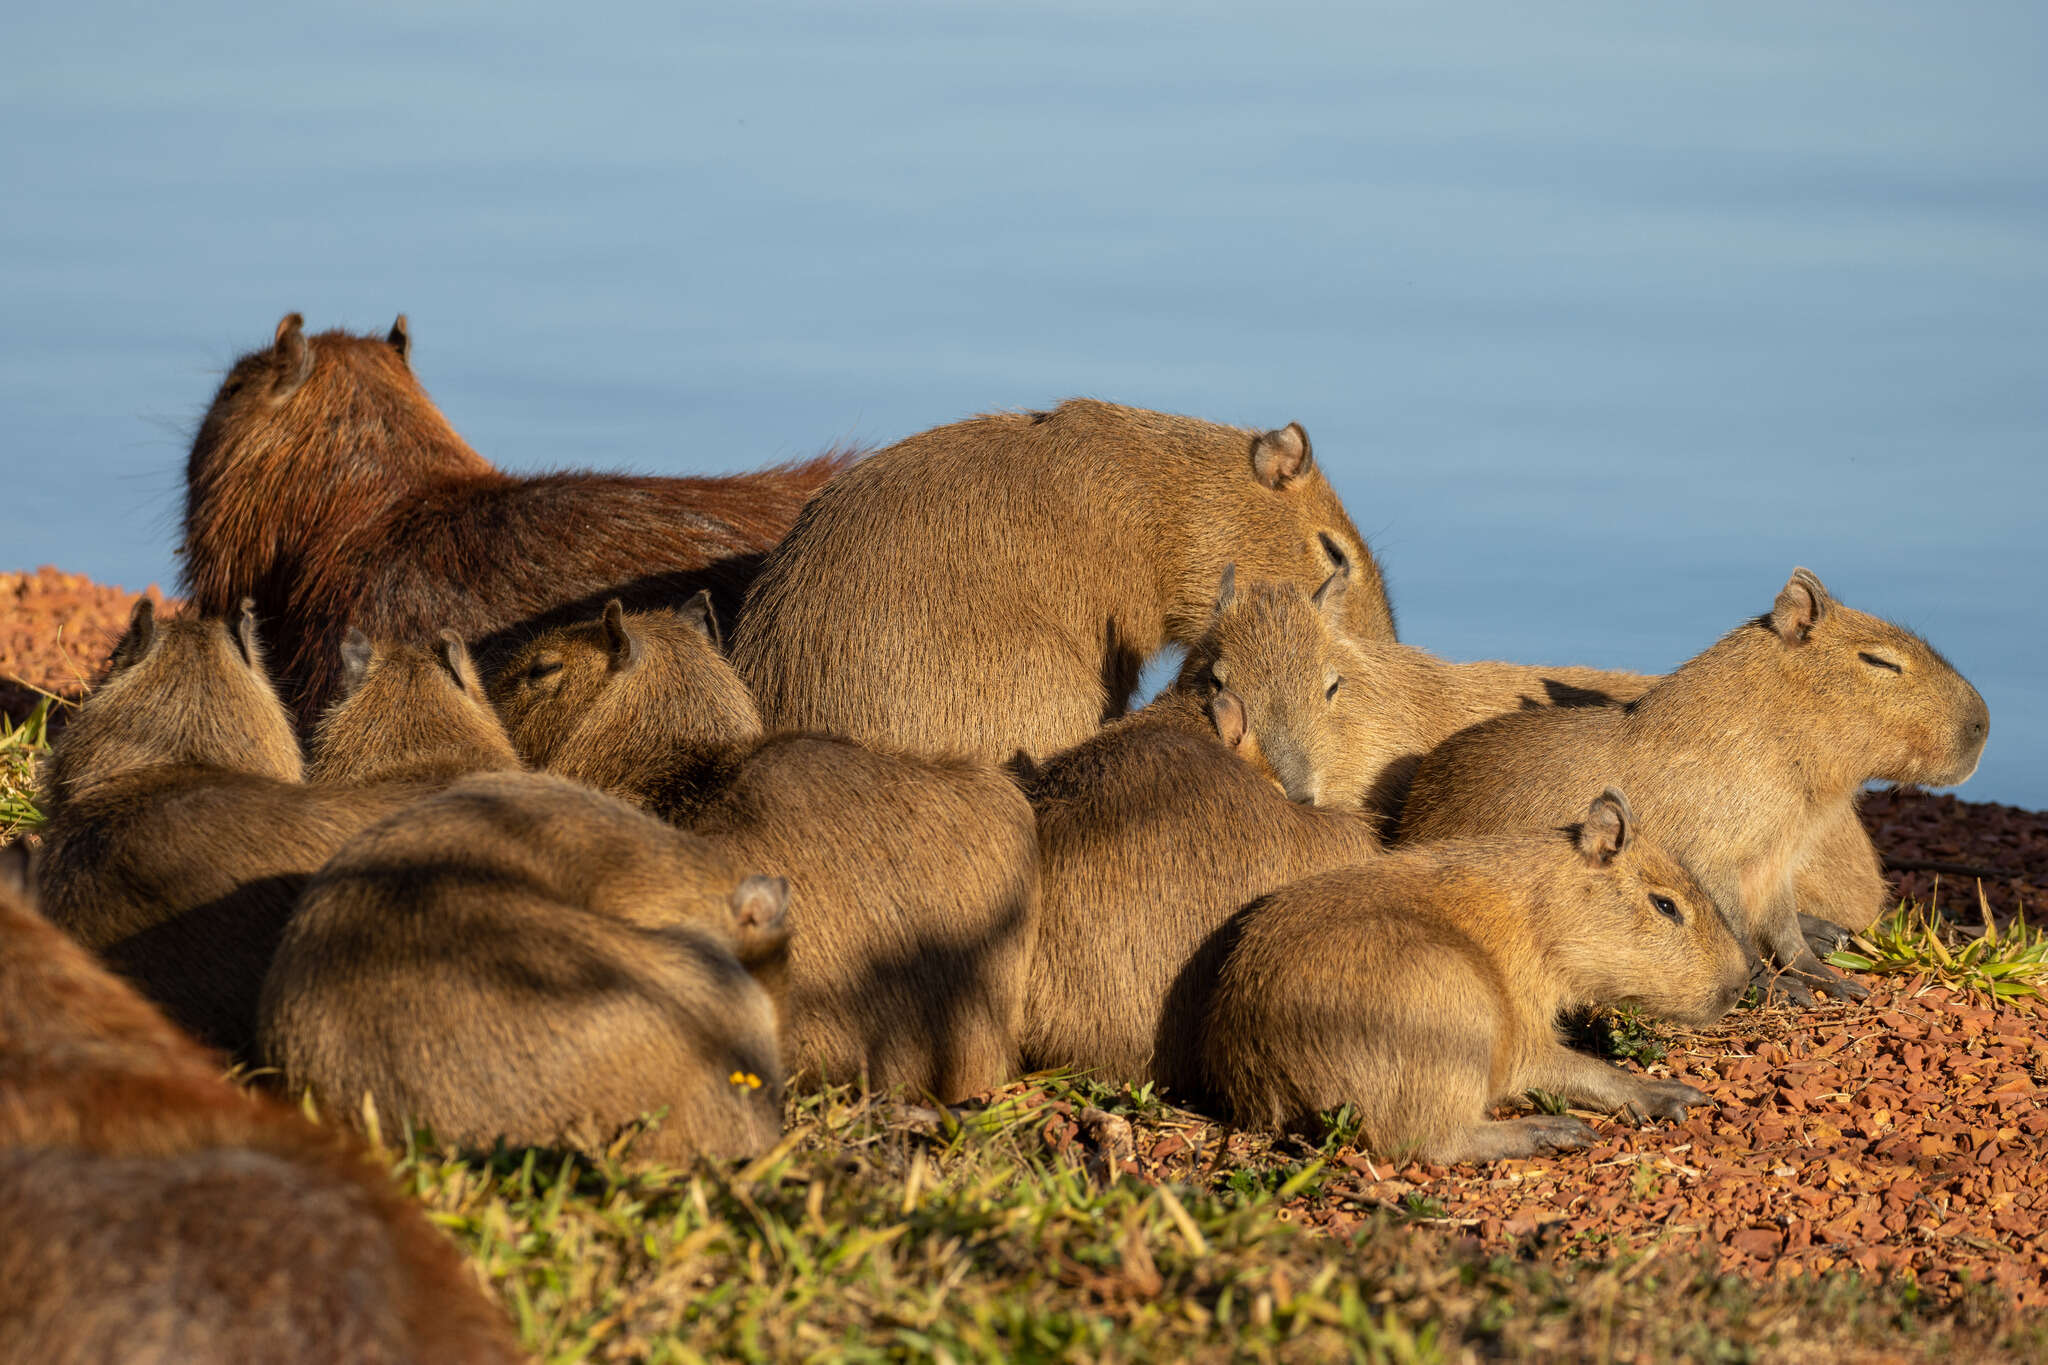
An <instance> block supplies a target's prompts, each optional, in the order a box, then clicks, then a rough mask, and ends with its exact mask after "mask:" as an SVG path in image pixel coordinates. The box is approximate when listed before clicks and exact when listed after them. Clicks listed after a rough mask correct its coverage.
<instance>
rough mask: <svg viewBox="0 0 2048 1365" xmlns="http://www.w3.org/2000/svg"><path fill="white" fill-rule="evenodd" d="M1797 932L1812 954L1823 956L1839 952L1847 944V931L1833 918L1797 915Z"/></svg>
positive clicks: (1848, 935) (1848, 937)
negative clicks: (1804, 940)
mask: <svg viewBox="0 0 2048 1365" xmlns="http://www.w3.org/2000/svg"><path fill="white" fill-rule="evenodd" d="M1799 932H1800V933H1801V934H1803V935H1804V936H1805V938H1806V946H1807V947H1809V948H1811V949H1812V950H1813V955H1814V956H1815V957H1819V958H1825V957H1826V956H1827V955H1828V954H1829V953H1839V952H1841V951H1842V949H1844V948H1846V947H1848V946H1849V939H1850V937H1851V935H1850V933H1849V931H1848V930H1847V929H1844V928H1843V927H1842V926H1841V925H1839V924H1837V923H1835V922H1834V921H1833V920H1826V919H1820V918H1818V917H1817V916H1814V915H1801V916H1800V917H1799Z"/></svg>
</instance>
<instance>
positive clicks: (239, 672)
mask: <svg viewBox="0 0 2048 1365" xmlns="http://www.w3.org/2000/svg"><path fill="white" fill-rule="evenodd" d="M173 764H199V765H205V766H208V767H216V768H226V769H229V770H231V771H234V772H242V773H254V774H258V775H260V776H264V777H275V778H278V779H280V780H282V781H286V782H297V781H299V780H300V779H301V778H302V777H303V775H304V762H303V759H302V758H301V756H300V753H299V741H298V736H297V735H296V733H295V732H294V731H293V729H292V723H291V716H290V715H289V713H287V712H286V711H285V709H284V705H283V703H282V702H280V701H279V700H278V698H277V692H276V691H275V690H274V689H273V688H272V687H271V685H270V674H269V673H268V671H267V670H266V669H265V668H264V663H263V649H262V646H261V644H260V643H259V642H258V639H257V632H256V616H255V612H254V611H253V610H252V608H251V607H250V605H249V604H248V603H247V602H244V603H243V604H242V608H241V610H240V611H239V612H237V613H236V614H235V615H234V616H233V617H232V618H231V619H222V618H219V617H202V616H199V615H197V614H195V613H193V612H190V611H188V612H186V613H184V614H183V615H180V616H174V617H171V618H168V619H166V620H158V619H157V616H156V608H155V607H154V606H152V605H151V604H150V601H149V599H148V598H146V597H145V598H143V599H142V600H140V601H138V602H137V603H136V604H135V610H134V612H133V614H132V615H131V616H130V617H129V619H128V629H127V631H126V633H124V634H123V635H122V636H121V640H120V643H118V644H117V645H115V646H114V653H113V657H112V658H111V659H110V660H109V661H108V664H107V676H106V679H105V680H104V681H103V682H101V684H100V685H99V686H98V687H97V688H95V689H94V690H93V693H92V695H91V696H89V697H87V698H86V699H85V702H84V704H83V705H82V706H80V707H79V710H78V714H77V716H75V717H74V718H73V719H72V721H71V723H70V724H69V725H68V726H66V727H65V729H64V732H63V734H62V735H60V736H59V737H58V740H57V745H56V748H55V749H54V750H53V751H52V752H51V754H50V757H49V758H48V760H46V761H45V763H44V766H43V776H42V786H43V794H44V796H45V798H46V799H47V801H48V802H49V803H51V804H55V803H59V802H62V801H65V800H75V799H77V798H79V797H81V796H84V795H85V794H86V793H87V792H88V791H89V790H90V789H92V788H94V787H97V786H99V785H100V784H102V783H105V782H109V781H113V780H115V779H118V778H120V777H123V776H125V775H127V774H129V773H133V772H135V771H136V770H138V769H142V768H151V767H159V766H165V765H173Z"/></svg>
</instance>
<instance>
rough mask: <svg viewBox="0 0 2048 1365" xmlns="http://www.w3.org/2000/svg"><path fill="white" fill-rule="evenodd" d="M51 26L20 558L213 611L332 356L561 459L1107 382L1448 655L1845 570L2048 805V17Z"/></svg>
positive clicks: (93, 20) (1588, 632)
mask: <svg viewBox="0 0 2048 1365" xmlns="http://www.w3.org/2000/svg"><path fill="white" fill-rule="evenodd" d="M29 8H30V7H27V6H10V7H8V8H7V10H6V12H5V14H4V15H0V50H4V51H6V52H7V53H8V61H7V73H6V75H5V77H4V79H0V128H4V130H5V136H4V137H0V195H4V201H0V202H4V206H5V211H4V213H0V419H4V422H5V430H6V436H5V439H4V445H0V449H4V451H5V459H6V474H7V478H6V482H5V492H4V495H0V568H15V567H27V566H31V565H34V564H38V563H42V562H55V563H58V564H61V565H63V566H64V567H66V568H69V569H74V570H80V571H84V572H88V573H91V574H93V575H95V576H98V577H100V578H103V579H107V580H110V581H115V582H121V583H125V584H127V585H129V586H131V587H139V586H141V585H142V584H143V583H146V582H148V581H150V580H159V581H162V582H164V583H165V584H166V585H168V584H169V583H170V581H171V579H172V578H173V576H174V572H175V570H174V566H173V561H172V558H171V548H172V545H173V543H174V539H175V529H174V528H175V511H176V504H177V497H178V492H179V482H180V474H181V463H182V459H183V455H184V450H185V442H186V437H187V435H188V433H189V430H190V428H191V425H192V423H193V422H194V421H195V420H196V418H197V417H198V415H199V413H200V412H201V410H202V409H203V407H204V406H205V403H206V401H207V399H208V398H209V397H210V395H211V393H212V390H213V387H214V385H215V383H216V382H217V379H218V375H219V373H220V371H221V369H222V368H223V367H224V366H226V365H227V364H228V363H229V362H230V361H231V360H232V359H233V357H234V356H235V355H236V354H237V353H238V352H240V351H242V350H245V349H248V348H251V347H253V346H256V345H258V344H261V343H262V342H264V341H265V340H267V338H268V337H269V334H270V331H271V328H272V327H273V325H274V324H275V323H276V320H277V318H278V316H279V315H280V314H282V313H284V312H286V311H288V310H292V309H298V310H302V311H304V313H305V314H306V316H307V319H308V321H309V323H310V324H311V325H312V326H314V327H316V328H319V327H326V326H333V325H347V326H351V327H357V328H378V329H382V328H383V327H386V326H388V325H389V323H390V320H391V317H392V315H393V314H394V313H396V312H398V311H400V310H404V311H406V312H408V313H409V314H410V315H411V318H412V323H413V334H414V337H415V352H414V361H415V366H416V368H417V369H418V370H419V371H420V373H421V374H422V375H423V376H424V378H425V379H426V381H427V384H428V386H429V388H430V389H431V390H432V392H433V393H434V395H435V397H436V398H437V399H438V400H439V401H440V402H441V404H442V405H443V407H445V408H446V409H447V411H448V412H449V414H450V415H451V417H452V418H453V419H454V421H455V423H456V424H457V426H458V427H460V428H461V429H462V430H463V432H464V433H465V434H466V435H467V436H469V438H470V439H471V440H472V441H473V442H474V443H475V444H476V446H477V447H478V448H479V449H481V450H482V451H484V452H485V453H486V454H488V455H490V456H491V457H492V458H494V459H496V460H498V461H500V462H501V463H503V464H505V465H507V466H509V467H512V468H517V469H535V468H542V467H547V466H554V465H610V466H631V467H634V468H638V469H644V470H654V471H676V472H684V471H704V470H722V469H734V468H744V467H747V466H751V465H755V464H759V463H762V462H764V461H768V460H776V459H783V458H787V457H791V456H796V455H802V454H805V453H808V452H811V451H814V450H817V449H819V448H820V447H823V446H825V445H828V444H830V443H832V442H835V441H840V440H846V439H850V438H851V439H861V440H869V441H876V442H882V441H888V440H891V439H894V438H896V437H899V436H902V435H905V434H908V433H910V432H912V431H916V430H918V429H921V428H923V427H927V426H931V425H934V424H937V423H940V422H944V421H949V420H951V419H954V418H956V417H960V416H962V415H965V414H967V413H971V412H975V411H980V410H985V409H989V408H995V407H1020V406H1038V405H1044V404H1048V403H1051V402H1053V401H1055V400H1057V399H1058V398H1060V397H1061V396H1064V395H1068V394H1074V393H1089V394H1096V395H1100V396H1104V397H1110V398H1115V399H1119V400H1122V401H1125V402H1131V403H1138V404H1143V405H1147V406H1153V407H1161V408H1168V409H1174V410H1179V411H1185V412H1191V413H1196V414H1200V415H1203V416H1207V417H1212V418H1216V419H1220V420H1228V421H1237V422H1243V423H1246V424H1252V425H1262V426H1270V425H1278V424H1280V423H1283V422H1286V421H1289V420H1299V421H1301V422H1303V423H1304V424H1305V425H1306V426H1307V428H1308V430H1309V432H1310V433H1311V435H1312V436H1313V437H1314V440H1315V443H1316V449H1317V452H1318V454H1319V455H1320V457H1321V458H1322V460H1323V461H1324V463H1325V466H1326V467H1327V468H1328V469H1329V470H1330V471H1331V473H1332V475H1333V477H1334V478H1335V479H1336V481H1337V484H1338V486H1339V488H1340V489H1341V490H1342V492H1343V493H1344V495H1345V498H1346V500H1347V501H1348V503H1349V505H1350V506H1351V508H1352V510H1353V513H1354V515H1355V517H1356V519H1357V521H1358V522H1359V524H1360V526H1361V528H1362V529H1364V530H1365V532H1366V533H1367V535H1368V536H1369V537H1370V538H1371V539H1372V541H1373V543H1374V545H1375V546H1376V547H1377V549H1378V550H1379V552H1380V553H1381V555H1382V557H1383V559H1384V561H1385V563H1386V566H1387V569H1388V572H1389V576H1390V579H1391V584H1392V588H1393V592H1394V597H1395V602H1396V606H1397V607H1398V609H1399V611H1400V615H1401V624H1402V629H1403V635H1404V637H1405V638H1407V639H1409V640H1411V641H1414V642H1416V643H1420V644H1424V645H1428V646H1430V647H1432V648H1434V649H1436V650H1438V651H1439V652H1442V653H1445V654H1448V655H1450V656H1452V657H1459V658H1470V657H1480V656H1505V657H1514V658H1526V659H1531V660H1542V661H1551V662H1557V661H1581V662H1587V663H1596V664H1606V665H1615V666H1623V665H1625V666H1631V667H1638V668H1648V669H1661V668H1664V667H1667V666H1669V665H1671V664H1672V663H1674V662H1676V661H1678V660H1679V659H1681V658H1684V657H1685V656H1687V655H1689V654H1691V653H1692V652H1694V651H1695V650H1697V649H1698V648H1700V647H1702V646H1703V645H1704V644H1706V643H1707V642H1708V641H1709V640H1710V639H1712V638H1713V637H1714V636H1715V635H1716V634H1718V633H1719V632H1720V631H1721V630H1723V629H1725V628H1727V627H1728V626H1730V625H1732V624H1734V623H1735V622H1736V621H1738V620H1740V619H1742V618H1744V617H1746V616H1750V615H1753V614H1755V613H1756V612H1759V611H1761V610H1763V609H1765V608H1766V607H1767V606H1768V605H1769V604H1770V601H1771V598H1772V596H1773V595H1774V593H1775V592H1776V590H1777V588H1778V586H1779V585H1780V584H1781V583H1782V582H1783V581H1784V579H1785V577H1786V574H1787V573H1788V572H1789V570H1790V569H1791V568H1792V566H1793V565H1794V564H1798V563H1803V564H1806V565H1809V566H1810V567H1812V568H1813V569H1815V570H1816V571H1817V572H1819V573H1820V575H1821V576H1822V577H1823V578H1824V579H1825V580H1826V581H1827V582H1828V584H1829V586H1830V587H1831V588H1833V589H1834V590H1835V591H1836V593H1837V595H1839V596H1840V597H1841V598H1843V599H1844V600H1846V601H1848V602H1850V603H1852V604H1855V605H1858V606H1862V607H1866V608H1868V609H1871V610H1875V611H1878V612H1881V613H1883V614H1887V615H1891V616H1894V617H1896V618H1899V619H1902V620H1904V621H1906V622H1908V623H1910V624H1911V625H1913V626H1915V627H1917V628H1919V629H1920V630H1922V631H1923V632H1924V633H1926V634H1927V635H1928V636H1929V637H1930V638H1932V639H1933V640H1934V641H1935V643H1936V644H1938V645H1939V646H1941V647H1942V648H1943V649H1944V650H1946V651H1947V653H1948V654H1949V656H1950V657H1951V658H1952V659H1953V660H1954V662H1955V663H1956V664H1957V666H1958V667H1960V668H1961V669H1962V670H1963V671H1964V672H1965V673H1966V674H1967V675H1969V676H1970V677H1971V678H1972V679H1973V680H1974V681H1975V682H1976V683H1977V684H1978V686H1979V688H1980V689H1981V690H1982V691H1983V692H1984V694H1985V696H1986V698H1987V699H1988V700H1989V702H1990V705H1991V709H1992V715H1993V725H1992V739H1991V744H1990V747H1989V749H1988V751H1987V753H1986V755H1985V760H1984V765H1983V768H1982V770H1981V771H1980V773H1979V774H1978V776H1977V777H1976V779H1975V780H1974V781H1972V782H1971V783H1970V784H1969V785H1968V786H1967V787H1966V788H1964V789H1963V791H1962V794H1963V795H1965V796H1969V797H1975V798H1979V799H1998V800H2007V801H2014V802H2020V803H2023V804H2028V805H2032V806H2036V807H2048V719H2044V716H2048V685H2044V683H2043V680H2042V675H2043V664H2044V648H2043V641H2044V634H2048V633H2044V629H2043V627H2044V607H2043V604H2042V595H2043V589H2044V587H2048V583H2044V574H2043V556H2042V553H2041V550H2040V543H2041V536H2040V526H2041V509H2042V507H2043V505H2044V494H2048V474H2044V472H2043V457H2044V453H2048V451H2044V446H2048V439H2044V438H2048V81H2044V80H2043V79H2042V78H2041V61H2042V57H2043V54H2044V53H2048V9H2044V8H2043V7H2041V6H2039V5H2037V4H2033V3H2029V2H2028V0H2009V2H2008V3H1978V4H1971V5H1966V6H1965V5H1955V6H1937V5H1929V4H1925V3H1918V2H1909V3H1872V2H1871V0H1856V2H1855V3H1847V2H1844V3H1804V4H1800V5H1796V6H1794V5H1784V4H1779V3H1769V4H1761V3H1759V4H1721V5H1714V6H1684V7H1681V6H1666V5H1642V4H1638V3H1621V2H1620V0H1617V3H1613V4H1559V3H1550V4H1544V5H1527V4H1523V3H1516V2H1514V0H1489V2H1488V3H1478V4H1446V5H1423V4H1415V5H1376V6H1343V7H1339V6H1322V5H1319V6H1308V7H1283V6H1276V5H1272V4H1265V5H1261V6H1256V7H1254V6H1242V5H1227V6H1224V5H1218V6H1201V5H1190V4H1186V3H1175V4H1171V5H1165V4H1161V5H1140V4H1127V3H1118V2H1116V0H1107V2H1104V0H1098V2H1097V3H1091V4H1088V5H1085V6H1055V5H1029V6H1026V5H1009V6H1005V7H1003V8H1002V9H1001V10H1000V12H998V11H997V10H995V9H994V8H992V7H983V6H965V5H939V4H931V5H923V4H908V3H896V2H895V0H871V2H870V3H867V4H863V5H859V6H851V5H843V4H818V5H808V6H806V5H785V4H764V3H755V4H750V5H747V6H728V7H719V8H715V9H714V8H698V7H680V8H679V7H676V6H673V5H654V4H646V5H638V6H619V7H605V8H593V7H587V6H586V7H575V8H571V7H563V6H548V7H545V8H542V7H518V8H515V7H510V6H506V5H498V4H492V5H482V4H477V5H465V6H459V7H458V6H443V7H435V8H433V9H431V10H428V9H426V8H423V7H421V6H416V5H412V4H406V5H378V4H357V5H353V6H350V7H347V8H346V9H336V8H335V7H332V6H325V7H314V8H307V7H296V6H276V5H272V6H262V7H258V6H250V7H247V8H246V9H230V8H228V7H224V6H219V5H212V4H205V3H192V4H183V5H178V6H165V5H140V4H137V5H115V4H108V3H97V2H89V3H79V2H74V3H72V4H70V5H67V6H62V7H59V6H40V7H35V9H36V10H37V11H38V12H35V13H29V12H26V11H27V10H28V9H29Z"/></svg>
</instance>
